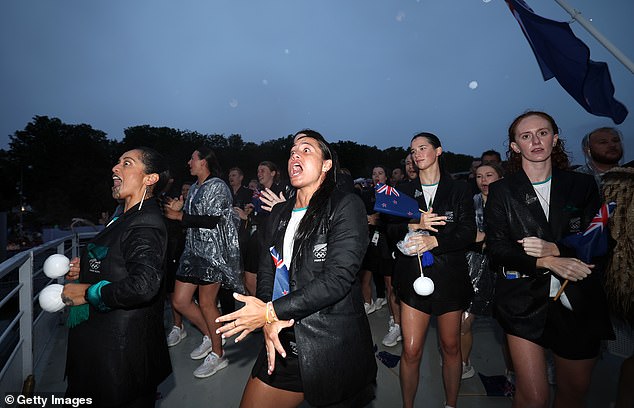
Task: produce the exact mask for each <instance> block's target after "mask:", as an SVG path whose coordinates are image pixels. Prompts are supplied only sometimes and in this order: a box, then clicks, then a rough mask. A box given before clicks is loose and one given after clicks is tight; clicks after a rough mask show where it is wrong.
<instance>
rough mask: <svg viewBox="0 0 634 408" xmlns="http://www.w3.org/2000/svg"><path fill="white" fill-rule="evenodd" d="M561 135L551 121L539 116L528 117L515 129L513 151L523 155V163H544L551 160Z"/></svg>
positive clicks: (512, 143)
mask: <svg viewBox="0 0 634 408" xmlns="http://www.w3.org/2000/svg"><path fill="white" fill-rule="evenodd" d="M558 139H559V135H557V134H555V133H554V132H553V129H552V126H551V124H550V122H549V121H547V120H546V119H545V118H542V117H541V116H538V115H531V116H527V117H525V118H524V119H522V120H520V121H519V123H518V124H517V126H516V127H515V141H513V142H511V149H513V151H514V152H515V153H519V154H521V155H522V162H526V161H528V162H534V163H537V162H543V161H546V160H548V159H550V155H551V154H552V152H553V147H555V145H556V144H557V140H558Z"/></svg>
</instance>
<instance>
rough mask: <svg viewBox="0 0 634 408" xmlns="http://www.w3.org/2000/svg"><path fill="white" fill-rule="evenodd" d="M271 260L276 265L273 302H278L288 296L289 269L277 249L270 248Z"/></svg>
mask: <svg viewBox="0 0 634 408" xmlns="http://www.w3.org/2000/svg"><path fill="white" fill-rule="evenodd" d="M269 252H270V253H271V258H273V263H274V264H275V281H274V282H273V300H277V299H279V298H281V297H282V296H284V295H288V291H289V285H288V268H286V265H284V259H282V257H281V256H280V253H279V252H277V250H276V249H275V247H271V248H269Z"/></svg>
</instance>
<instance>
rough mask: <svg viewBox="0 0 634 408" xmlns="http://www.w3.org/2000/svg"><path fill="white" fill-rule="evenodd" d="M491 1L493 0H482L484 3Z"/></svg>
mask: <svg viewBox="0 0 634 408" xmlns="http://www.w3.org/2000/svg"><path fill="white" fill-rule="evenodd" d="M490 1H491V0H482V2H483V3H488V2H490Z"/></svg>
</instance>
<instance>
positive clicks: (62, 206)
mask: <svg viewBox="0 0 634 408" xmlns="http://www.w3.org/2000/svg"><path fill="white" fill-rule="evenodd" d="M201 145H207V146H209V147H211V148H212V149H213V150H214V151H215V152H216V155H217V156H218V159H219V160H220V164H221V167H222V169H223V171H224V172H225V173H226V172H227V170H228V169H229V168H231V167H234V166H237V167H240V168H241V169H242V170H243V171H244V172H245V183H246V182H247V181H248V180H249V179H251V178H255V174H256V171H257V164H258V163H259V162H261V161H263V160H270V161H272V162H274V163H276V164H278V166H279V167H280V169H281V170H282V173H283V174H285V173H286V161H287V159H288V152H289V150H290V147H291V145H292V135H288V136H286V137H281V138H278V139H273V140H269V141H266V142H262V143H259V144H256V143H253V142H245V141H244V140H243V139H242V136H240V135H238V134H233V135H230V136H228V137H225V136H223V135H218V134H213V135H205V134H201V133H198V132H196V131H189V130H178V129H172V128H168V127H152V126H148V125H142V126H134V127H130V128H127V129H125V131H124V137H123V139H122V140H121V141H116V140H110V139H108V138H107V137H106V134H105V133H104V132H103V131H100V130H97V129H93V128H92V127H91V126H90V125H87V124H80V125H69V124H65V123H63V122H62V121H61V120H60V119H57V118H49V117H46V116H35V117H34V118H33V120H32V121H31V122H29V123H28V124H27V125H26V127H25V128H24V130H18V131H16V132H15V133H14V134H13V135H11V136H10V142H9V149H8V150H2V149H0V177H2V180H3V182H2V184H1V185H0V211H9V212H11V211H12V210H13V213H15V212H16V209H17V210H18V211H19V209H20V206H22V205H27V208H28V209H32V211H31V212H29V213H28V217H29V221H30V223H32V224H34V225H35V226H41V225H56V224H57V225H68V224H69V223H70V222H71V219H72V218H74V217H79V218H85V219H88V220H91V221H93V222H95V221H97V219H98V217H99V214H100V213H101V212H104V211H111V210H112V209H113V207H114V205H115V203H114V201H113V199H112V196H111V195H110V191H111V190H110V188H111V186H112V179H111V174H112V172H111V169H112V166H113V164H114V163H115V161H116V160H117V159H118V157H119V155H120V154H121V153H123V152H124V151H126V150H129V149H132V148H134V147H137V146H149V147H152V148H154V149H156V150H157V151H159V152H161V153H163V154H164V155H165V156H166V157H167V158H168V160H169V164H170V170H171V172H172V175H173V177H174V181H175V182H174V185H175V186H180V184H181V183H182V182H183V181H185V180H191V179H192V177H191V176H190V174H189V168H188V167H187V161H188V160H189V158H190V156H191V154H192V152H193V151H194V150H195V149H196V148H197V147H198V146H201ZM333 147H334V149H335V150H336V151H337V153H338V155H339V160H340V162H341V165H342V166H343V167H346V168H347V169H349V170H350V172H351V174H352V175H353V177H367V178H369V177H370V175H371V171H372V168H373V167H374V165H376V164H383V165H386V166H387V167H389V168H394V167H396V166H401V167H402V163H403V159H404V158H405V155H406V150H405V149H404V148H402V147H390V148H387V149H384V150H381V149H379V148H377V147H376V146H367V145H363V144H359V143H356V142H354V141H341V142H336V143H333ZM444 160H445V167H446V169H447V170H448V171H449V172H461V171H466V170H468V169H469V166H470V164H471V161H472V160H473V157H471V156H467V155H462V154H453V153H451V152H445V153H444ZM225 175H226V174H225Z"/></svg>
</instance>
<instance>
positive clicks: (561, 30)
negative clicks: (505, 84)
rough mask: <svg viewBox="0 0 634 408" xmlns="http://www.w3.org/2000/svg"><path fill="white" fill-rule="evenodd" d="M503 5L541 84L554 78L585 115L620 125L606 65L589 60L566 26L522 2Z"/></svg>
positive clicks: (621, 109)
mask: <svg viewBox="0 0 634 408" xmlns="http://www.w3.org/2000/svg"><path fill="white" fill-rule="evenodd" d="M506 3H507V4H508V6H509V8H510V9H511V13H513V16H515V18H516V19H517V21H518V22H519V24H520V26H521V28H522V31H523V32H524V36H525V37H526V39H527V40H528V42H529V44H530V46H531V48H532V49H533V53H535V58H537V63H538V64H539V68H540V69H541V71H542V76H543V77H544V81H547V80H549V79H550V78H552V77H555V78H557V81H558V82H559V84H560V85H561V86H562V87H563V88H564V89H565V90H566V92H568V93H569V94H570V96H572V97H573V98H574V99H575V100H576V101H577V102H578V103H579V104H580V105H581V106H582V107H583V108H584V109H585V110H586V111H588V112H589V113H591V114H593V115H597V116H607V117H609V118H611V119H612V120H613V121H614V123H616V124H620V123H622V122H623V121H624V120H625V118H626V117H627V114H628V111H627V108H626V107H625V105H623V104H622V103H621V102H619V101H617V100H616V99H614V85H613V84H612V78H611V77H610V71H609V70H608V65H607V64H606V63H605V62H601V61H598V62H597V61H592V60H591V59H590V49H589V48H588V46H587V45H586V44H584V42H583V41H581V40H580V39H578V38H577V37H576V36H575V35H574V33H573V32H572V30H571V29H570V26H569V25H568V23H564V22H559V21H554V20H549V19H547V18H544V17H541V16H539V15H537V14H535V13H533V10H532V9H531V8H530V7H529V6H528V5H527V4H526V3H525V2H524V1H523V0H506Z"/></svg>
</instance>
